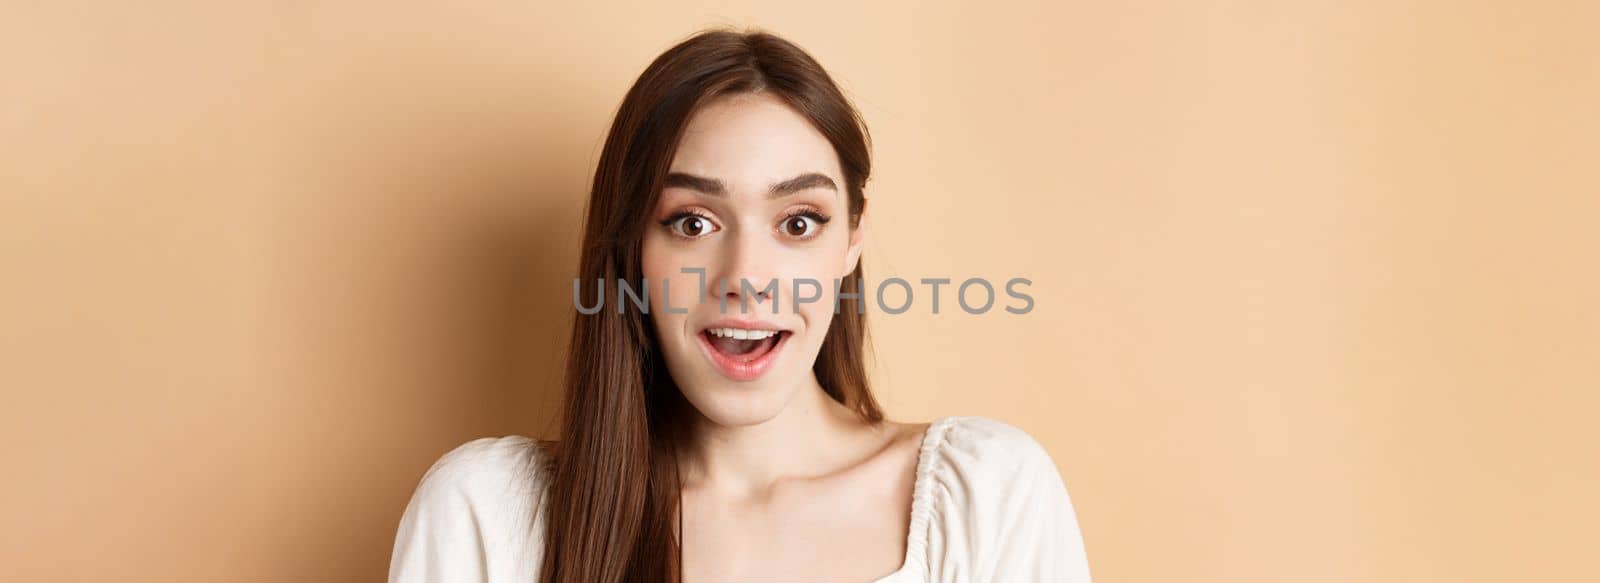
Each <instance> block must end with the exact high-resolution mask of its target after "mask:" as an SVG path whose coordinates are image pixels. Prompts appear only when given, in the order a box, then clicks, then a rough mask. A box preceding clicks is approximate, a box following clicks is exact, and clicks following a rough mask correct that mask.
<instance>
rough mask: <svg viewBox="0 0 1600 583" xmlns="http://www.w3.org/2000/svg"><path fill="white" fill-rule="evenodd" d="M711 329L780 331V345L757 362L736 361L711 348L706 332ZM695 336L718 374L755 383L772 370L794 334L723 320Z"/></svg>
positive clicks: (752, 322)
mask: <svg viewBox="0 0 1600 583" xmlns="http://www.w3.org/2000/svg"><path fill="white" fill-rule="evenodd" d="M709 328H743V329H747V330H774V331H779V335H778V343H777V344H776V345H774V346H773V347H772V350H768V351H767V353H766V354H763V355H761V356H760V357H759V358H756V359H755V360H751V361H741V360H735V359H733V358H732V357H730V356H728V355H726V354H723V353H722V352H721V351H719V350H717V349H716V348H714V347H712V346H711V341H710V340H709V339H707V338H706V330H707V329H709ZM694 336H695V338H697V339H699V341H700V350H701V351H702V352H704V353H705V355H706V360H709V361H711V364H712V365H714V366H715V367H716V368H717V371H718V372H721V373H722V376H725V377H728V378H729V379H732V380H735V381H753V380H755V379H758V378H761V375H763V374H766V372H767V371H768V370H769V369H771V368H772V365H773V363H776V362H777V361H778V355H779V354H780V353H781V352H783V347H784V346H785V345H787V344H789V337H790V336H793V334H792V333H790V332H787V331H784V329H783V328H781V327H778V326H774V325H771V324H767V323H765V322H759V321H755V320H738V319H732V318H722V319H719V320H717V321H715V322H712V323H710V324H707V325H705V326H703V327H701V328H700V329H699V331H698V332H696V333H695V335H694Z"/></svg>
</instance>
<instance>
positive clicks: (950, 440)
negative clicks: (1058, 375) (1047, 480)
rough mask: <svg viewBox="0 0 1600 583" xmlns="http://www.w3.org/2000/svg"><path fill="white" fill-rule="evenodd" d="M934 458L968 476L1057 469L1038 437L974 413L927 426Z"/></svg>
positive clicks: (1012, 475) (938, 421) (951, 469)
mask: <svg viewBox="0 0 1600 583" xmlns="http://www.w3.org/2000/svg"><path fill="white" fill-rule="evenodd" d="M929 430H930V431H937V432H938V434H937V435H933V436H930V437H933V438H934V439H933V441H934V443H932V444H929V445H931V446H933V447H934V451H933V453H934V454H935V456H936V458H937V462H938V463H940V464H941V465H942V466H944V467H945V468H947V471H950V472H960V473H963V474H968V475H970V476H972V477H1001V478H1004V477H1014V476H1015V475H1016V474H1018V473H1038V472H1049V473H1055V472H1056V471H1057V469H1056V465H1055V462H1054V460H1052V459H1051V457H1050V454H1049V452H1047V451H1046V450H1045V448H1044V445H1043V444H1040V443H1039V440H1037V439H1035V438H1034V437H1033V435H1032V434H1030V433H1028V432H1027V431H1024V430H1023V429H1022V428H1020V427H1017V426H1015V425H1012V424H1010V423H1007V422H1004V421H1001V420H998V419H992V418H989V417H981V416H976V415H965V416H953V417H945V418H941V419H939V420H936V421H935V422H934V423H933V424H932V425H930V427H929Z"/></svg>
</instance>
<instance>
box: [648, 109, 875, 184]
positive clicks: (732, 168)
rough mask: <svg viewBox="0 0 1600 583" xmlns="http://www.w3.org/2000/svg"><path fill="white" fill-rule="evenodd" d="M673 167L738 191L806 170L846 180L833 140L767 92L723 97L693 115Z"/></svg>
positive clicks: (838, 181) (835, 179) (674, 158)
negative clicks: (830, 140)
mask: <svg viewBox="0 0 1600 583" xmlns="http://www.w3.org/2000/svg"><path fill="white" fill-rule="evenodd" d="M670 170H671V171H673V172H687V173H692V174H697V175H700V176H706V177H711V178H718V179H721V180H723V181H724V182H727V183H728V185H729V188H731V189H733V190H734V191H735V192H741V191H745V192H748V191H753V190H757V189H761V190H764V189H765V188H766V187H767V185H768V184H770V183H773V182H776V181H779V180H784V179H788V178H792V177H794V176H796V175H799V174H802V173H805V172H821V173H823V174H826V175H828V176H829V177H832V178H833V179H834V181H835V182H837V183H839V184H841V185H842V184H844V181H843V180H842V178H841V177H840V173H839V160H838V156H837V154H836V153H835V152H834V151H833V145H832V144H830V143H828V139H827V138H826V137H824V136H823V135H822V132H819V131H817V129H816V127H814V126H812V125H811V122H810V120H807V119H806V118H805V117H804V116H802V115H800V113H799V112H796V111H795V110H794V109H791V108H790V107H789V105H788V104H786V103H784V102H783V101H782V100H780V99H779V98H778V97H775V96H773V95H770V94H767V93H753V94H739V95H731V96H726V97H721V98H718V99H716V100H714V101H712V102H710V103H708V104H706V105H705V106H703V107H701V108H700V110H699V111H697V112H695V114H694V115H693V116H692V117H690V118H689V123H688V126H687V127H686V128H685V129H684V133H683V137H682V139H680V140H679V142H678V151H677V154H676V155H674V156H673V159H672V166H671V169H670Z"/></svg>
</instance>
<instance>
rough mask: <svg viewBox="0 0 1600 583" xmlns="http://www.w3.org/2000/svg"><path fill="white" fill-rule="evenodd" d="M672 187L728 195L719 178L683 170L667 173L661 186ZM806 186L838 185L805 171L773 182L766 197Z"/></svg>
mask: <svg viewBox="0 0 1600 583" xmlns="http://www.w3.org/2000/svg"><path fill="white" fill-rule="evenodd" d="M674 187H676V188H687V189H689V190H693V191H697V192H701V193H704V194H709V195H711V196H727V195H728V188H727V186H724V185H723V184H722V181H721V180H718V179H716V178H706V177H704V176H695V175H693V174H687V173H684V172H669V173H667V179H666V182H664V183H663V184H662V188H674ZM808 188H828V189H832V190H833V191H835V192H837V191H838V190H839V186H838V185H837V184H835V183H834V182H833V179H832V178H828V176H827V175H826V174H821V173H818V172H807V173H805V174H801V175H799V176H796V177H794V178H790V179H788V180H784V181H782V182H778V183H776V184H773V185H772V188H771V189H770V190H768V191H767V198H778V197H781V196H788V195H791V194H794V193H796V192H800V191H802V190H806V189H808Z"/></svg>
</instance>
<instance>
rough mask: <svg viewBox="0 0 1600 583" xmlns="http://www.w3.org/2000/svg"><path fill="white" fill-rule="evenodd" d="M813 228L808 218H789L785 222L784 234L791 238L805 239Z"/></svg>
mask: <svg viewBox="0 0 1600 583" xmlns="http://www.w3.org/2000/svg"><path fill="white" fill-rule="evenodd" d="M813 228H814V227H812V225H811V219H810V218H807V217H789V218H787V219H784V221H783V234H785V235H788V236H790V237H795V238H804V237H805V236H806V235H808V234H810V233H811V230H812V229H813Z"/></svg>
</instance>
